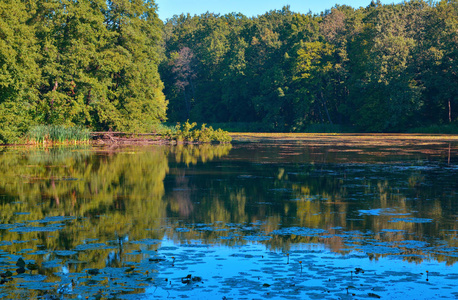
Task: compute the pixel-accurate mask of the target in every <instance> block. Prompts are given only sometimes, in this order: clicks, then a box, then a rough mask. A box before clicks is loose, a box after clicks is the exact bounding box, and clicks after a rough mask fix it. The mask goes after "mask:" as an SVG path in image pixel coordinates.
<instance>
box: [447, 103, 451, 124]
mask: <svg viewBox="0 0 458 300" xmlns="http://www.w3.org/2000/svg"><path fill="white" fill-rule="evenodd" d="M448 122H449V123H452V104H451V103H450V99H448Z"/></svg>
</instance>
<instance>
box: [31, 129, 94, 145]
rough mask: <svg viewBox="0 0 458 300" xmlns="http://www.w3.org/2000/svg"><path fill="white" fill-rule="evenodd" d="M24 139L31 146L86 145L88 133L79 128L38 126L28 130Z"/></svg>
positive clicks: (88, 137) (86, 130)
mask: <svg viewBox="0 0 458 300" xmlns="http://www.w3.org/2000/svg"><path fill="white" fill-rule="evenodd" d="M26 138H27V140H28V141H29V142H31V143H33V144H77V143H88V142H89V139H90V131H89V130H88V129H87V128H84V127H81V126H74V127H66V126H62V125H38V126H34V127H32V128H30V130H29V132H28V133H27V135H26Z"/></svg>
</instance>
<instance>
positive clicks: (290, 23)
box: [0, 0, 458, 143]
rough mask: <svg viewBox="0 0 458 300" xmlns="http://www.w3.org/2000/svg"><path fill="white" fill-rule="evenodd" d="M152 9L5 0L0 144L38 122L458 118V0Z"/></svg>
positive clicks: (135, 127) (408, 121)
mask: <svg viewBox="0 0 458 300" xmlns="http://www.w3.org/2000/svg"><path fill="white" fill-rule="evenodd" d="M156 11H157V7H156V5H155V3H154V1H153V0H109V1H105V0H78V1H73V0H47V1H32V0H0V142H3V143H7V142H15V141H16V140H17V139H18V137H20V136H21V135H23V134H24V132H26V131H27V130H28V129H29V128H30V127H31V126H33V125H37V124H54V125H64V126H74V125H78V126H84V127H87V128H89V129H90V130H121V131H128V132H148V131H152V130H153V129H154V127H155V126H156V125H157V124H159V123H161V122H163V121H165V120H167V119H168V120H170V121H173V122H185V121H187V120H190V121H191V122H194V121H195V122H202V123H223V122H250V123H256V124H261V126H262V128H263V130H268V131H304V130H307V128H308V127H309V126H313V125H317V124H333V125H343V126H348V127H351V128H354V129H355V130H358V131H363V132H403V131H406V130H408V129H409V128H412V127H418V126H428V125H440V124H453V123H454V124H457V122H458V114H457V113H456V110H457V106H458V75H457V70H458V65H457V61H458V50H457V49H458V47H457V45H458V31H457V28H458V1H457V0H442V1H440V2H434V3H433V2H426V1H423V0H411V1H408V2H403V3H400V4H390V5H382V4H381V3H379V2H374V1H372V2H371V3H370V4H369V5H368V6H367V7H360V8H358V9H354V8H352V7H350V6H345V5H342V6H340V5H336V6H334V7H332V8H330V9H329V10H327V11H325V12H323V13H321V14H312V13H307V14H302V13H296V12H293V11H291V10H290V8H289V7H288V6H286V7H284V8H283V9H281V10H272V11H269V12H266V13H265V14H263V15H259V16H257V17H252V18H248V17H246V16H244V15H242V14H237V13H232V14H227V15H219V14H214V13H205V14H202V15H194V16H191V15H189V14H188V15H184V14H182V15H179V16H178V15H177V16H174V17H173V18H171V19H168V20H166V21H165V22H162V21H161V20H160V19H159V18H158V16H157V13H156Z"/></svg>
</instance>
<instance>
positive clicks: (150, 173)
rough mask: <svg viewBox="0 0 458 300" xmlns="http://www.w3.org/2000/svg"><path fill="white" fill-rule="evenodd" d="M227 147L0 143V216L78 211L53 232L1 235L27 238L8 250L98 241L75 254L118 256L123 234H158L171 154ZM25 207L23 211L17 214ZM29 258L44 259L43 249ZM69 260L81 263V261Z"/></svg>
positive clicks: (193, 156) (96, 263) (205, 155)
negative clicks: (2, 146)
mask: <svg viewBox="0 0 458 300" xmlns="http://www.w3.org/2000/svg"><path fill="white" fill-rule="evenodd" d="M212 149H213V150H212ZM229 150H230V145H229V146H227V145H223V146H214V147H212V146H211V145H205V146H203V147H199V146H193V147H174V148H170V147H166V146H158V147H151V148H129V149H121V150H119V149H118V151H117V152H114V151H104V149H101V150H99V151H97V152H93V151H91V150H90V149H84V148H75V149H68V148H51V149H43V150H29V149H23V150H21V152H18V151H5V152H3V153H2V154H1V155H0V178H1V179H0V192H1V194H2V197H1V198H0V219H1V222H2V223H3V224H18V223H22V222H24V221H25V222H27V221H29V220H37V221H39V220H43V219H45V218H46V217H50V216H67V217H70V216H73V217H75V219H74V220H67V221H65V222H62V223H65V226H64V227H63V228H62V229H60V230H58V231H55V232H51V233H49V232H40V231H32V232H24V233H18V232H14V231H10V230H1V231H2V240H4V241H15V240H21V241H24V242H25V243H21V244H19V243H13V244H12V245H11V246H9V247H8V249H9V250H10V251H11V252H18V251H20V250H21V249H23V248H27V247H30V248H32V249H34V248H35V245H36V244H39V245H42V247H41V249H45V250H51V251H52V250H72V249H75V247H77V246H79V245H85V244H87V243H88V242H87V241H89V243H91V242H94V241H95V242H97V243H101V244H105V245H108V246H111V248H110V249H103V247H99V248H100V249H97V251H88V252H87V251H82V252H79V254H78V255H79V257H78V258H79V259H80V260H83V261H86V262H90V263H91V264H92V266H93V267H98V268H101V267H104V266H105V263H107V262H108V261H109V262H110V264H119V262H120V261H121V260H122V258H121V257H122V253H123V251H122V249H123V243H124V242H122V241H123V239H124V238H128V240H129V241H132V240H137V239H144V238H153V239H162V237H163V231H162V230H153V229H158V228H160V226H161V225H162V224H163V223H164V222H165V218H166V215H165V214H166V207H167V205H168V204H167V203H165V202H164V200H163V196H164V178H165V176H166V174H167V173H168V172H169V166H168V165H169V158H170V157H172V158H174V157H175V156H178V157H185V158H186V161H190V162H191V163H194V162H196V163H197V162H199V161H208V160H210V159H213V158H215V157H220V156H222V155H225V154H227V153H228V152H229ZM212 151H213V152H212ZM169 154H172V156H169ZM188 204H190V205H192V204H191V203H190V202H189V203H188ZM24 212H27V213H28V214H25V215H24V214H17V213H24ZM187 213H190V212H189V211H188V212H187ZM55 223H56V222H53V223H46V224H43V225H42V224H40V223H33V224H34V225H36V226H50V225H52V224H55ZM58 223H59V224H60V222H58ZM145 228H146V229H151V230H149V231H146V230H145ZM131 247H135V246H132V245H131ZM139 247H140V246H137V248H139ZM152 247H153V248H154V247H155V246H154V245H153V246H152ZM113 249H115V250H113ZM112 251H114V253H113V252H112ZM51 258H52V257H51ZM51 258H50V259H51ZM34 259H36V260H37V262H38V263H39V264H41V263H42V261H41V260H42V259H43V256H37V257H36V258H34ZM116 261H118V263H116ZM73 267H75V268H76V269H77V270H81V269H83V268H84V265H83V264H74V265H73ZM76 269H75V271H76ZM51 275H52V274H51Z"/></svg>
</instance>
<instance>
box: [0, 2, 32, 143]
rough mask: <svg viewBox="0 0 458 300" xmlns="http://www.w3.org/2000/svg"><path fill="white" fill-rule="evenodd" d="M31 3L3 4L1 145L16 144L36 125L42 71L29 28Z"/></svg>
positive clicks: (0, 21)
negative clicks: (38, 85)
mask: <svg viewBox="0 0 458 300" xmlns="http://www.w3.org/2000/svg"><path fill="white" fill-rule="evenodd" d="M32 3H33V2H32ZM32 3H30V2H29V1H13V0H11V1H10V0H5V1H1V2H0V143H11V142H15V141H17V138H18V136H20V135H21V134H23V133H24V132H25V131H26V130H27V128H28V126H30V124H32V123H33V122H34V120H33V118H32V113H33V111H34V109H35V106H36V102H37V100H38V94H37V92H36V87H37V84H38V82H39V80H40V71H39V67H38V65H37V63H36V59H37V46H36V39H35V36H34V27H33V26H29V25H28V24H27V21H28V20H29V19H30V10H29V8H30V6H32V5H33V4H32Z"/></svg>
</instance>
